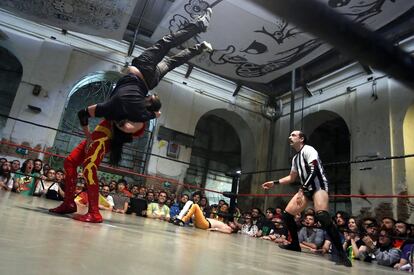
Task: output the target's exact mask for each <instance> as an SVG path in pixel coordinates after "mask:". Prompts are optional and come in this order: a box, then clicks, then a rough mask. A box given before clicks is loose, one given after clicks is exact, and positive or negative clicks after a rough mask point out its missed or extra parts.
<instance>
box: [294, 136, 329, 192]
mask: <svg viewBox="0 0 414 275" xmlns="http://www.w3.org/2000/svg"><path fill="white" fill-rule="evenodd" d="M291 171H294V172H297V173H298V174H299V178H300V182H301V184H302V189H304V190H307V191H309V192H311V193H312V194H313V193H314V192H316V191H318V190H321V189H322V190H325V191H326V192H328V180H327V178H326V175H325V171H324V170H323V166H322V162H321V160H320V159H319V154H318V152H317V151H316V150H315V148H313V147H312V146H309V145H306V144H305V145H304V146H303V147H302V149H301V150H300V151H299V152H298V153H297V154H296V155H295V156H294V157H293V159H292V169H291Z"/></svg>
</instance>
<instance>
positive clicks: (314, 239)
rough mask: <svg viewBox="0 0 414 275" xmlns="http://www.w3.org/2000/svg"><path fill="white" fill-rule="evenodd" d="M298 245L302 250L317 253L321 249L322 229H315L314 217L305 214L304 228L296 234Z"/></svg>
mask: <svg viewBox="0 0 414 275" xmlns="http://www.w3.org/2000/svg"><path fill="white" fill-rule="evenodd" d="M298 238H299V245H300V247H301V248H302V249H308V250H310V251H312V252H317V251H318V249H319V248H321V247H322V245H323V241H324V233H323V230H322V229H319V228H315V216H314V215H313V214H306V215H305V220H304V227H303V228H302V229H301V230H299V232H298Z"/></svg>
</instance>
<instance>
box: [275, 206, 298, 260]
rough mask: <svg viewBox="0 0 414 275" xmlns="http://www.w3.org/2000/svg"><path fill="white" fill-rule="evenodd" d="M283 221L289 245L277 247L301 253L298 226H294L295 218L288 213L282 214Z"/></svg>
mask: <svg viewBox="0 0 414 275" xmlns="http://www.w3.org/2000/svg"><path fill="white" fill-rule="evenodd" d="M283 221H284V222H285V225H286V227H287V229H288V231H289V235H290V238H291V240H292V241H291V242H290V244H287V245H279V247H280V248H283V249H287V250H292V251H299V252H300V251H301V249H300V245H299V238H298V226H297V225H296V222H295V218H294V217H293V216H292V215H291V214H289V213H288V212H286V211H284V212H283Z"/></svg>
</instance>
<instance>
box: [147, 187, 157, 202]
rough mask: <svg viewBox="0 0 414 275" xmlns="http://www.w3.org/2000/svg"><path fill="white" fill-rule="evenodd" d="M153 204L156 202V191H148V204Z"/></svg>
mask: <svg viewBox="0 0 414 275" xmlns="http://www.w3.org/2000/svg"><path fill="white" fill-rule="evenodd" d="M152 202H155V198H154V191H151V190H148V192H147V203H148V204H150V203H152Z"/></svg>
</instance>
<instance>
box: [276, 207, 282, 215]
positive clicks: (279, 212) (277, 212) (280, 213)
mask: <svg viewBox="0 0 414 275" xmlns="http://www.w3.org/2000/svg"><path fill="white" fill-rule="evenodd" d="M275 212H276V213H275V217H277V218H282V213H283V209H282V208H281V207H279V206H278V207H276V208H275Z"/></svg>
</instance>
